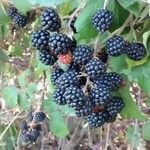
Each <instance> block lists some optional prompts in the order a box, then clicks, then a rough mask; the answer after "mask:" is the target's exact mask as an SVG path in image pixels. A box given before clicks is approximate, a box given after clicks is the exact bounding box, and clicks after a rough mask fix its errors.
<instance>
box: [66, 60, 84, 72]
mask: <svg viewBox="0 0 150 150" xmlns="http://www.w3.org/2000/svg"><path fill="white" fill-rule="evenodd" d="M81 68H82V66H81V65H79V64H74V63H73V62H72V63H70V64H69V65H68V67H67V69H68V70H75V71H76V72H77V73H79V72H80V71H81Z"/></svg>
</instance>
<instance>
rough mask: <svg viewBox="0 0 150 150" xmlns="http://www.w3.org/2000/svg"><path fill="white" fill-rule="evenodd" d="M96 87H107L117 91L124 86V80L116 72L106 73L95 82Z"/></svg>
mask: <svg viewBox="0 0 150 150" xmlns="http://www.w3.org/2000/svg"><path fill="white" fill-rule="evenodd" d="M94 83H95V85H96V86H98V85H106V86H107V87H108V88H109V89H110V90H111V91H117V90H118V89H119V88H120V87H121V86H122V84H123V78H122V76H121V75H119V74H118V73H116V72H109V73H105V74H104V75H103V76H101V77H99V78H98V79H97V80H95V81H94Z"/></svg>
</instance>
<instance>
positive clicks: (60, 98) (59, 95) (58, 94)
mask: <svg viewBox="0 0 150 150" xmlns="http://www.w3.org/2000/svg"><path fill="white" fill-rule="evenodd" d="M64 93H65V88H56V89H55V92H54V93H53V98H54V102H55V103H56V104H59V105H65V104H66V99H65V96H64Z"/></svg>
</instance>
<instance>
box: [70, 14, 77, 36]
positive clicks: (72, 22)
mask: <svg viewBox="0 0 150 150" xmlns="http://www.w3.org/2000/svg"><path fill="white" fill-rule="evenodd" d="M76 20H77V17H76V16H75V17H74V18H73V19H72V21H71V23H70V28H71V29H72V31H73V33H77V30H76V28H75V26H74V24H75V21H76Z"/></svg>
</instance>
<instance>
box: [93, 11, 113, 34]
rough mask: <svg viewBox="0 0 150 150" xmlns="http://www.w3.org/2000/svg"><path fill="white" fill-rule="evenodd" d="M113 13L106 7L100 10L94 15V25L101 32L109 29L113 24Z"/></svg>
mask: <svg viewBox="0 0 150 150" xmlns="http://www.w3.org/2000/svg"><path fill="white" fill-rule="evenodd" d="M112 20H113V14H112V12H111V11H109V10H106V9H100V10H98V11H97V12H96V13H95V14H94V15H93V17H92V24H93V26H94V27H95V28H96V29H97V30H98V31H101V32H105V31H106V30H108V29H109V28H110V26H111V24H112Z"/></svg>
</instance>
